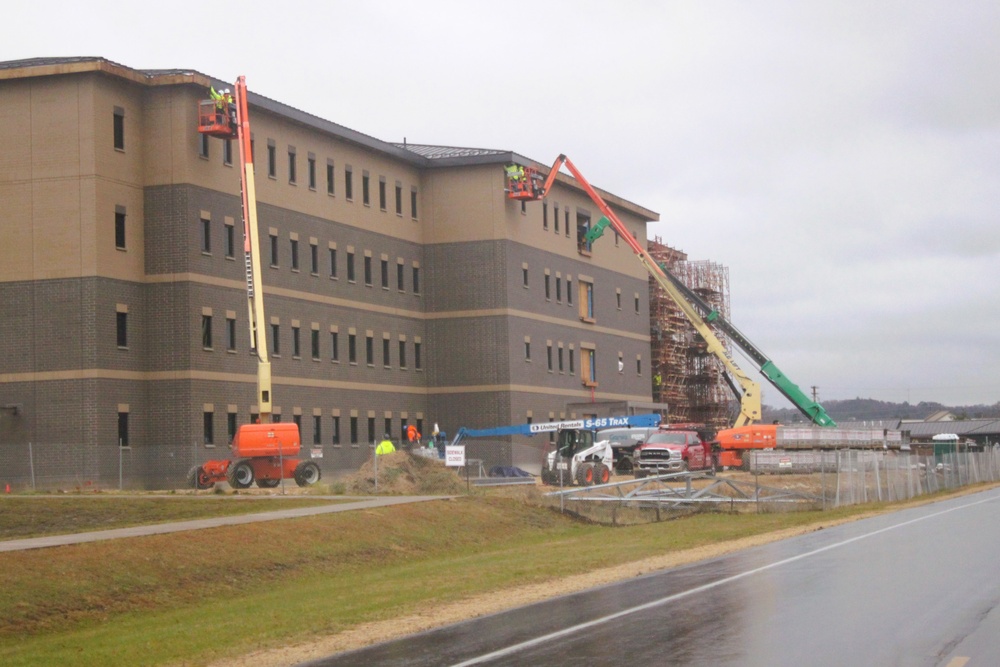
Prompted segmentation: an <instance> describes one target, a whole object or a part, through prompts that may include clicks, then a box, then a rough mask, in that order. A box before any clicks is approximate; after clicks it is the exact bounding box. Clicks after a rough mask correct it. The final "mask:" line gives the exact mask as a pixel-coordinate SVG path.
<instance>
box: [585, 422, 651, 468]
mask: <svg viewBox="0 0 1000 667" xmlns="http://www.w3.org/2000/svg"><path fill="white" fill-rule="evenodd" d="M655 432H656V429H655V428H608V429H604V430H603V431H598V432H597V440H598V441H601V440H610V441H611V450H612V451H613V452H614V459H615V472H616V473H618V474H619V475H631V474H632V473H633V471H634V469H635V450H636V448H637V447H638V446H639V445H641V444H642V443H644V442H646V438H647V437H648V436H649V434H651V433H655Z"/></svg>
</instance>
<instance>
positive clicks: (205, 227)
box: [201, 218, 212, 254]
mask: <svg viewBox="0 0 1000 667" xmlns="http://www.w3.org/2000/svg"><path fill="white" fill-rule="evenodd" d="M201 251H202V252H203V253H205V254H211V252H212V221H211V220H208V219H207V218H202V219H201Z"/></svg>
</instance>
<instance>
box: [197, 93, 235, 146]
mask: <svg viewBox="0 0 1000 667" xmlns="http://www.w3.org/2000/svg"><path fill="white" fill-rule="evenodd" d="M230 119H231V116H230V114H229V110H228V109H226V108H225V107H223V108H220V107H219V106H218V105H217V104H216V102H215V100H202V101H201V102H199V103H198V131H199V132H200V133H202V134H207V135H209V136H210V137H218V138H220V139H235V138H236V125H235V124H234V123H233V122H232V121H231V120H230Z"/></svg>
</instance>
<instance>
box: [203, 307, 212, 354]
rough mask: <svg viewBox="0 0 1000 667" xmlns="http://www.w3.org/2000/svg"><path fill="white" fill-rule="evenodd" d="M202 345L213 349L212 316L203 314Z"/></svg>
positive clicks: (207, 348)
mask: <svg viewBox="0 0 1000 667" xmlns="http://www.w3.org/2000/svg"><path fill="white" fill-rule="evenodd" d="M201 346H202V347H203V348H205V349H206V350H211V349H212V316H211V315H202V316H201Z"/></svg>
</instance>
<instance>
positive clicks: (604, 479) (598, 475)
mask: <svg viewBox="0 0 1000 667" xmlns="http://www.w3.org/2000/svg"><path fill="white" fill-rule="evenodd" d="M610 481H611V470H610V469H608V466H606V465H604V464H603V463H598V464H597V465H595V466H594V484H607V483H608V482H610Z"/></svg>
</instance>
